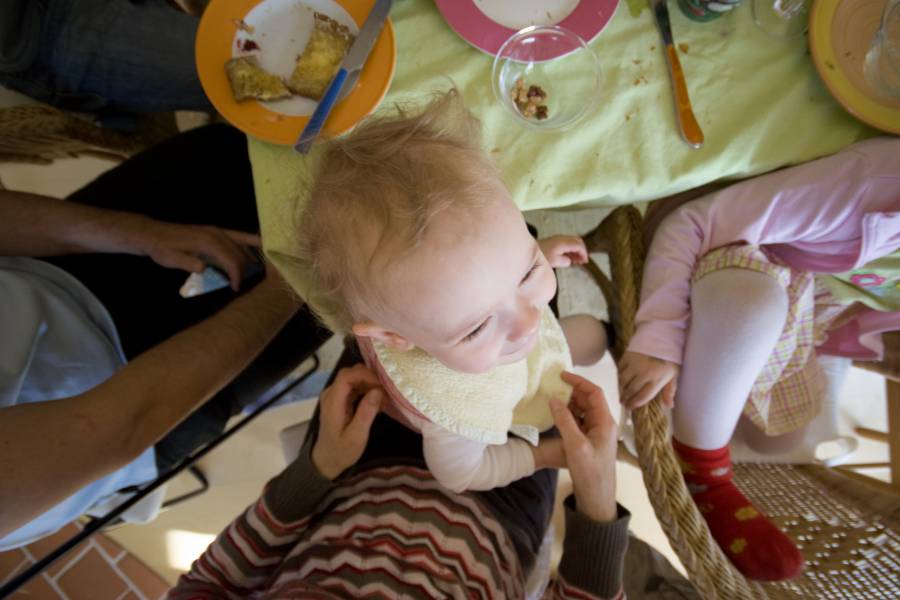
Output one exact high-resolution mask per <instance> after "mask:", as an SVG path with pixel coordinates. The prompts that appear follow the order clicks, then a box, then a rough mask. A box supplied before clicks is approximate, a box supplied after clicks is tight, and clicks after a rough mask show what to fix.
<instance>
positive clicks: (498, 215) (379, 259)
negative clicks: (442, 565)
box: [296, 91, 606, 491]
mask: <svg viewBox="0 0 900 600" xmlns="http://www.w3.org/2000/svg"><path fill="white" fill-rule="evenodd" d="M479 139H480V129H479V123H478V121H477V120H476V119H475V118H474V117H473V116H472V115H471V114H470V113H469V112H468V111H467V110H466V109H465V108H464V107H463V106H462V104H461V101H460V99H459V97H458V94H457V93H456V92H455V91H451V92H449V93H447V94H445V95H443V96H440V97H438V98H437V99H435V100H434V101H433V102H432V103H431V104H429V105H428V106H426V107H425V108H424V110H422V111H420V112H416V113H415V114H406V113H403V112H401V113H400V114H399V115H396V116H390V117H375V118H370V119H368V120H367V121H365V122H364V123H362V124H361V125H360V126H359V127H358V128H357V129H356V130H355V131H354V132H353V133H352V134H350V135H349V136H346V137H344V138H341V139H338V140H335V141H332V142H330V145H329V146H328V147H327V149H325V150H324V152H323V155H322V162H321V164H320V165H318V169H317V171H316V175H315V177H314V182H313V184H312V188H311V194H310V199H309V203H308V204H307V206H306V209H305V212H304V213H303V215H302V218H301V222H300V227H299V232H298V242H299V244H300V245H301V247H300V248H299V249H298V252H297V254H298V260H297V261H296V264H297V268H299V269H306V272H305V275H306V276H307V277H308V278H309V279H310V280H311V283H310V287H311V289H312V291H311V292H310V293H307V294H305V295H304V296H305V299H306V300H307V301H308V302H309V304H310V306H311V307H312V308H313V309H314V310H315V311H317V313H318V314H319V315H320V317H321V318H322V320H323V321H324V322H325V323H326V324H327V325H328V326H330V327H331V328H332V329H333V330H334V331H337V332H352V333H353V335H355V336H356V339H357V342H358V344H359V346H360V349H361V351H362V353H363V356H364V357H365V360H366V362H367V364H368V365H369V366H370V368H372V369H373V370H374V371H375V372H376V373H377V374H378V375H379V378H380V379H381V381H382V383H383V385H384V388H385V390H386V392H387V394H388V397H389V399H390V402H389V403H388V406H386V407H385V410H386V411H387V412H388V413H389V414H391V415H392V416H393V417H395V418H397V419H398V420H400V421H401V422H403V423H405V424H406V425H408V426H409V427H411V428H413V429H416V430H418V431H420V432H421V433H422V436H423V446H424V453H425V459H426V462H427V464H428V467H429V468H430V469H431V471H432V472H433V474H434V476H435V477H436V478H437V479H438V480H439V481H440V482H441V483H442V484H443V485H444V486H446V487H447V488H449V489H452V490H455V491H462V490H466V489H469V490H486V489H490V488H493V487H498V486H503V485H506V484H508V483H510V482H512V481H514V480H516V479H519V478H521V477H526V476H528V475H531V474H532V473H533V472H534V471H535V470H537V469H541V468H545V467H550V466H562V465H563V462H564V461H563V457H562V450H561V445H560V443H559V439H558V438H553V437H549V436H545V437H543V438H540V439H539V437H538V434H539V432H541V431H545V430H547V429H549V428H550V427H552V424H553V419H552V416H551V413H550V410H549V401H550V399H551V398H556V399H558V400H560V401H562V402H567V401H568V399H569V395H570V393H571V388H570V387H569V386H568V385H567V384H565V383H564V382H563V381H562V380H561V377H562V378H565V377H567V375H564V372H565V371H567V370H568V369H569V368H570V367H571V364H572V360H574V363H575V364H591V363H593V362H596V361H597V360H599V359H600V357H601V356H602V355H603V353H604V352H605V350H606V332H605V329H604V326H603V324H602V323H601V322H599V321H597V320H596V319H594V318H592V317H589V316H587V315H576V316H574V317H570V318H568V319H563V320H562V323H561V326H560V323H558V322H557V321H556V319H555V317H554V316H553V314H552V312H551V311H550V308H549V303H550V301H551V300H552V299H553V297H554V295H555V293H556V277H555V274H554V272H553V269H554V268H555V267H566V266H569V265H571V264H580V263H584V262H586V261H587V259H588V256H587V251H586V249H585V246H584V242H583V241H582V240H581V239H580V238H578V237H574V236H556V237H552V238H549V239H545V240H542V241H540V242H537V241H536V240H535V239H534V238H533V237H532V235H531V234H530V233H529V231H528V228H527V226H526V224H525V221H524V220H523V218H522V214H521V212H520V211H519V209H518V208H517V207H516V205H515V203H514V202H513V201H512V199H511V198H510V196H509V193H508V192H507V191H506V189H505V188H504V186H503V184H502V183H501V182H500V179H499V177H498V174H497V171H496V169H495V167H494V166H493V165H492V164H491V162H490V161H489V160H488V158H487V157H486V155H485V154H484V152H483V151H482V150H481V148H480V147H479ZM567 338H568V339H571V340H573V346H572V347H573V352H572V355H571V359H570V353H569V349H568V347H567V341H566V340H567ZM509 432H513V433H515V434H516V436H515V437H509V435H508V433H509Z"/></svg>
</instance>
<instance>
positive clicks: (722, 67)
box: [249, 0, 875, 294]
mask: <svg viewBox="0 0 900 600" xmlns="http://www.w3.org/2000/svg"><path fill="white" fill-rule="evenodd" d="M670 4H671V7H670V13H671V16H672V29H673V31H674V35H675V40H676V43H677V44H678V45H679V47H680V51H679V54H680V55H681V61H682V65H683V67H684V71H685V76H686V78H687V82H688V88H689V90H690V95H691V100H692V103H693V105H694V111H695V114H696V116H697V119H698V121H699V123H700V125H701V127H702V128H703V130H704V133H705V135H706V142H705V144H704V146H703V147H702V148H700V149H699V150H693V149H691V148H689V147H688V146H687V144H685V143H684V142H683V141H682V140H681V138H680V136H679V134H678V130H677V125H676V122H675V112H674V106H673V101H672V95H671V91H670V84H669V78H668V74H667V72H666V66H665V58H664V56H663V50H662V44H661V41H660V37H659V33H658V32H657V29H656V25H655V23H654V20H653V18H652V15H651V14H650V11H649V10H643V11H642V12H641V14H640V15H638V16H632V14H631V13H630V12H629V9H628V6H627V5H626V4H625V2H624V0H623V1H622V2H620V4H619V7H618V9H617V11H616V15H615V16H614V17H613V19H612V20H611V21H610V23H609V25H608V26H607V28H606V29H605V30H604V31H603V32H602V33H601V34H600V36H599V37H598V38H597V39H596V40H595V41H594V42H592V44H591V46H592V47H593V48H594V49H595V51H596V52H597V53H598V55H599V56H600V60H601V64H602V68H603V92H602V94H603V95H602V98H601V100H600V102H599V106H598V108H597V109H596V110H595V111H594V112H593V113H592V114H590V115H589V116H588V117H587V118H586V119H585V120H584V121H583V122H582V123H580V124H579V125H578V126H576V128H575V129H573V130H570V131H567V132H562V133H546V132H535V131H530V130H526V129H524V128H522V127H521V126H519V125H518V124H517V123H516V122H515V121H514V120H513V118H512V116H510V115H508V114H507V113H506V112H505V109H504V108H503V107H502V106H501V105H500V104H499V103H498V102H497V101H496V100H495V98H494V94H493V91H492V88H491V80H490V73H491V64H492V57H489V56H487V55H485V54H483V53H481V52H480V51H478V50H476V49H474V48H472V47H471V46H469V45H468V44H467V43H466V42H465V41H463V40H462V39H460V38H459V37H458V36H457V35H456V34H455V33H454V32H453V31H452V30H451V29H450V28H449V27H448V26H447V25H446V23H444V21H443V19H442V18H441V16H440V14H439V13H438V11H437V8H436V7H435V6H434V4H433V2H431V0H396V4H395V6H394V9H393V11H392V13H391V18H392V19H393V23H394V27H395V30H396V37H397V67H396V74H395V77H394V81H393V83H392V85H391V88H390V91H389V93H388V95H387V97H386V99H385V103H384V104H383V106H384V105H387V104H389V103H391V102H396V101H406V100H421V99H424V98H425V97H426V95H427V93H428V92H430V91H433V90H437V89H446V88H447V87H448V86H449V85H450V84H449V81H448V79H447V78H448V77H449V78H450V79H452V81H453V83H454V84H455V85H456V86H457V87H458V88H459V90H460V92H461V93H462V96H463V98H464V99H465V101H466V104H467V105H468V106H469V108H470V109H471V110H472V111H473V112H474V113H475V114H476V115H477V116H478V117H479V118H480V119H481V120H482V123H483V126H484V144H485V148H486V149H487V150H488V152H490V154H491V156H492V157H493V158H494V160H495V161H496V162H497V164H498V165H499V166H500V168H501V171H502V173H503V177H504V180H505V182H506V184H507V186H508V188H509V190H510V192H511V194H512V196H513V198H514V199H515V200H516V202H517V203H518V205H519V206H520V207H521V208H522V209H523V210H532V209H548V208H551V209H561V208H572V207H587V206H617V205H621V204H627V203H631V202H639V201H646V200H652V199H655V198H660V197H663V196H668V195H671V194H674V193H677V192H681V191H684V190H687V189H691V188H694V187H697V186H700V185H702V184H705V183H708V182H711V181H715V180H720V179H725V178H743V177H747V176H750V175H755V174H759V173H763V172H766V171H769V170H772V169H774V168H777V167H781V166H784V165H788V164H795V163H799V162H804V161H807V160H811V159H813V158H816V157H819V156H823V155H826V154H831V153H834V152H836V151H838V150H839V149H841V148H842V147H844V146H846V145H848V144H850V143H852V142H854V141H856V140H859V139H862V138H865V137H869V136H872V135H875V132H874V131H873V130H872V129H870V128H869V127H867V126H866V125H864V124H862V123H861V122H859V121H857V120H856V119H855V118H853V117H851V116H850V115H849V114H848V113H846V112H845V111H844V110H843V108H841V106H840V105H838V104H837V102H835V101H834V100H833V99H832V98H831V96H830V95H829V93H828V91H827V90H826V88H825V86H824V85H823V84H822V82H821V81H820V79H819V76H818V74H817V73H816V71H815V68H814V66H813V64H812V60H811V58H810V56H809V52H808V50H807V48H806V38H805V36H803V37H800V38H799V39H795V40H790V41H781V40H776V39H774V38H771V37H769V36H768V35H767V34H765V33H764V32H762V31H760V30H759V29H757V28H756V26H755V25H754V24H753V20H752V16H751V14H750V12H751V11H750V2H749V0H745V2H744V3H743V5H741V6H739V7H738V8H737V9H735V10H734V11H732V13H731V14H729V15H726V16H725V17H723V18H720V19H718V20H717V21H713V22H711V23H695V22H693V21H690V20H688V19H687V18H686V17H684V16H683V15H682V14H681V12H680V10H679V9H678V8H677V6H675V4H674V3H670ZM249 150H250V158H251V162H252V164H253V173H254V180H255V182H256V194H257V202H258V206H259V213H260V223H261V227H262V234H263V241H264V246H265V250H266V254H267V255H268V256H269V258H270V259H271V260H272V261H273V262H274V263H275V264H276V265H281V264H284V261H287V260H290V255H291V239H292V232H293V230H294V228H293V226H292V223H294V222H295V221H294V219H295V217H296V214H297V211H298V206H300V205H301V204H302V200H303V199H302V193H301V191H300V189H301V188H300V185H299V182H300V181H301V180H302V177H303V176H304V175H305V174H306V173H307V172H308V170H309V168H310V165H311V164H312V163H314V161H315V153H313V155H311V156H310V157H302V156H299V155H296V154H295V153H293V151H292V150H291V149H290V148H287V147H280V146H273V145H271V144H267V143H264V142H260V141H258V140H255V139H250V140H249ZM298 203H300V204H298ZM291 283H292V284H293V285H294V286H295V288H296V289H297V290H298V291H299V292H300V293H301V294H302V293H303V290H304V289H305V288H304V282H303V281H299V278H298V277H294V278H293V279H292V280H291Z"/></svg>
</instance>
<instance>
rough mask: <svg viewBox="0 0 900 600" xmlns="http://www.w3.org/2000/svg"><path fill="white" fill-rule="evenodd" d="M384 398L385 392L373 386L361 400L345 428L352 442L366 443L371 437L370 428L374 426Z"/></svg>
mask: <svg viewBox="0 0 900 600" xmlns="http://www.w3.org/2000/svg"><path fill="white" fill-rule="evenodd" d="M383 398H384V392H382V391H381V389H379V388H372V389H371V390H369V391H368V392H366V395H365V396H363V398H362V400H360V401H359V404H358V405H357V407H356V413H355V414H354V415H353V419H351V421H350V424H349V425H347V428H346V429H345V430H344V433H345V434H346V435H347V436H349V438H350V441H351V442H362V443H363V444H365V442H366V440H368V439H369V430H370V429H371V428H372V422H373V421H374V420H375V417H376V416H377V415H378V410H379V408H380V407H381V401H382V399H383Z"/></svg>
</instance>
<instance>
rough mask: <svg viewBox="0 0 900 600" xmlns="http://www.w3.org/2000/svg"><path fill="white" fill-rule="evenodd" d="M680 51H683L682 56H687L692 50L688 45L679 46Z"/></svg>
mask: <svg viewBox="0 0 900 600" xmlns="http://www.w3.org/2000/svg"><path fill="white" fill-rule="evenodd" d="M678 49H679V50H681V53H682V54H687V53H688V50H690V49H691V47H690V46H688V45H687V44H678Z"/></svg>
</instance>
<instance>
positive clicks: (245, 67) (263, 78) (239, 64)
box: [225, 56, 291, 102]
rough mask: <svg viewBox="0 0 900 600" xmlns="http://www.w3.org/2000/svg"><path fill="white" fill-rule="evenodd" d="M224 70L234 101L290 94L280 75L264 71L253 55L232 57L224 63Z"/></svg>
mask: <svg viewBox="0 0 900 600" xmlns="http://www.w3.org/2000/svg"><path fill="white" fill-rule="evenodd" d="M225 72H226V73H228V82H229V83H230V84H231V92H232V93H233V94H234V99H235V101H236V102H241V101H243V100H263V101H269V100H281V99H283V98H288V97H290V95H291V90H289V89H288V87H287V86H286V85H285V84H284V81H282V79H281V77H278V76H277V75H273V74H271V73H268V72H266V71H264V70H263V69H262V67H260V66H259V63H258V62H257V61H256V57H255V56H238V57H237V58H232V59H231V60H229V61H228V62H227V63H225Z"/></svg>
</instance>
